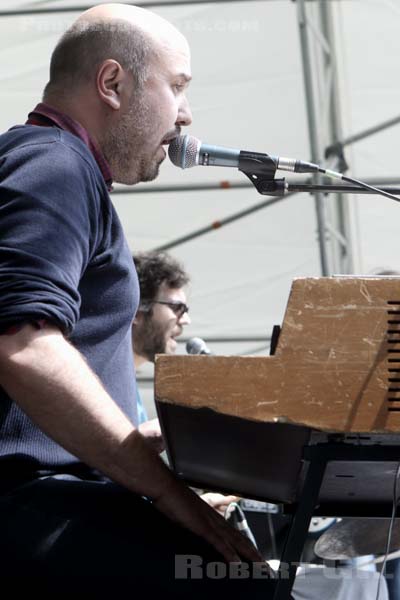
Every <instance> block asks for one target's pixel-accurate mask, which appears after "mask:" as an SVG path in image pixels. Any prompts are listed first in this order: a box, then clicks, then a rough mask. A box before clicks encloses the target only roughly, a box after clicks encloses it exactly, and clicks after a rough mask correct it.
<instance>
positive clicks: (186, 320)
mask: <svg viewBox="0 0 400 600" xmlns="http://www.w3.org/2000/svg"><path fill="white" fill-rule="evenodd" d="M178 322H179V324H180V325H190V323H191V320H190V317H189V313H187V312H184V313H183V315H182V316H181V317H180V318H179V319H178Z"/></svg>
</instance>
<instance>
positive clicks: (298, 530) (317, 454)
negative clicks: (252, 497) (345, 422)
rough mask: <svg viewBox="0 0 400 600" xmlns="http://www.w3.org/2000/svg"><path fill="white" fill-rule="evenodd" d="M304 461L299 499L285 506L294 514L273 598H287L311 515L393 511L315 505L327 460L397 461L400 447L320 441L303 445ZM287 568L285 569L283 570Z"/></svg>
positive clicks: (368, 506)
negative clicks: (305, 464) (304, 469)
mask: <svg viewBox="0 0 400 600" xmlns="http://www.w3.org/2000/svg"><path fill="white" fill-rule="evenodd" d="M303 456H304V461H305V462H306V463H308V469H307V474H306V478H305V481H304V485H303V489H302V493H301V496H300V500H299V502H298V503H297V505H296V506H295V507H293V506H290V505H285V507H284V510H285V512H287V513H290V512H291V513H293V517H292V522H291V524H290V528H289V532H288V535H287V538H286V541H285V546H284V549H283V552H282V556H281V563H282V564H283V566H284V570H283V572H284V573H285V574H286V573H288V575H289V576H288V577H282V576H281V577H279V579H278V580H277V582H276V587H275V591H274V596H273V600H289V599H290V598H291V595H290V593H291V590H292V587H293V583H294V579H295V576H296V569H297V567H298V565H299V564H300V559H301V555H302V552H303V548H304V544H305V541H306V537H307V533H308V528H309V524H310V521H311V518H312V517H313V516H315V515H316V514H320V515H323V516H326V517H328V516H335V517H342V516H349V515H352V516H357V517H361V516H362V517H371V518H377V517H386V518H389V517H390V516H391V513H392V504H388V503H387V504H382V503H380V504H373V503H372V500H373V499H371V503H370V504H364V505H363V506H360V505H357V504H346V503H343V504H342V503H340V504H338V503H332V504H320V505H318V498H319V492H320V488H321V485H322V481H323V478H324V474H325V470H326V467H327V464H328V463H329V462H330V461H371V462H373V461H379V462H400V447H399V446H382V445H371V446H362V445H360V446H355V445H350V444H344V443H323V444H315V445H311V446H306V447H305V448H304V453H303ZM286 567H287V569H286Z"/></svg>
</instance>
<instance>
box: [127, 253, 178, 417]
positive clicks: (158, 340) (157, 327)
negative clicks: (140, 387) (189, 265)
mask: <svg viewBox="0 0 400 600" xmlns="http://www.w3.org/2000/svg"><path fill="white" fill-rule="evenodd" d="M134 263H135V267H136V271H137V274H138V278H139V288H140V305H139V309H138V312H137V313H136V316H135V319H134V321H133V327H132V341H133V353H134V362H135V368H136V369H138V368H139V367H140V366H141V365H143V364H144V363H146V362H149V361H150V362H154V360H155V356H156V354H173V353H174V352H175V351H176V347H177V342H176V338H177V337H179V336H180V335H181V334H182V331H183V328H184V327H185V325H188V324H189V323H190V317H189V315H188V312H189V307H188V306H187V304H186V293H185V286H187V284H188V283H189V275H188V274H187V273H186V272H185V270H184V269H183V267H182V265H181V264H180V263H179V262H178V261H177V260H175V259H174V258H172V256H170V255H168V254H165V253H160V252H143V253H140V254H136V255H135V256H134ZM137 399H138V415H139V422H140V423H144V422H145V421H147V412H146V410H145V408H144V406H143V403H142V401H141V398H140V396H139V394H138V396H137ZM152 423H154V422H152ZM147 427H149V425H148V426H147Z"/></svg>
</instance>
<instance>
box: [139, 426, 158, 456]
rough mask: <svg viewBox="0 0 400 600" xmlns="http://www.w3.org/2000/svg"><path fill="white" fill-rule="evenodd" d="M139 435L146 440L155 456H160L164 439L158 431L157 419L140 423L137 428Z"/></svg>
mask: <svg viewBox="0 0 400 600" xmlns="http://www.w3.org/2000/svg"><path fill="white" fill-rule="evenodd" d="M138 429H139V431H140V433H141V434H142V435H143V436H144V437H145V438H146V440H147V441H148V442H149V443H150V444H151V446H152V447H153V449H154V450H155V451H156V452H157V454H161V452H164V450H165V444H164V439H163V436H162V433H161V429H160V423H159V421H158V419H151V420H150V421H145V422H144V423H141V424H140V425H139V427H138Z"/></svg>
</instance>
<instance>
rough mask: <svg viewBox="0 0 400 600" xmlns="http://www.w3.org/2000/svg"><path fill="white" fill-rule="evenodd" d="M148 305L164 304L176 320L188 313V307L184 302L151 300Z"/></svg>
mask: <svg viewBox="0 0 400 600" xmlns="http://www.w3.org/2000/svg"><path fill="white" fill-rule="evenodd" d="M150 304H165V305H166V306H169V307H170V309H171V310H172V311H173V312H174V313H175V315H176V316H177V317H178V318H180V317H182V316H183V315H184V314H185V313H188V312H189V307H188V305H187V304H185V303H184V302H179V301H176V302H173V301H172V300H171V301H170V302H167V301H166V300H152V301H151V302H150Z"/></svg>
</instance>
